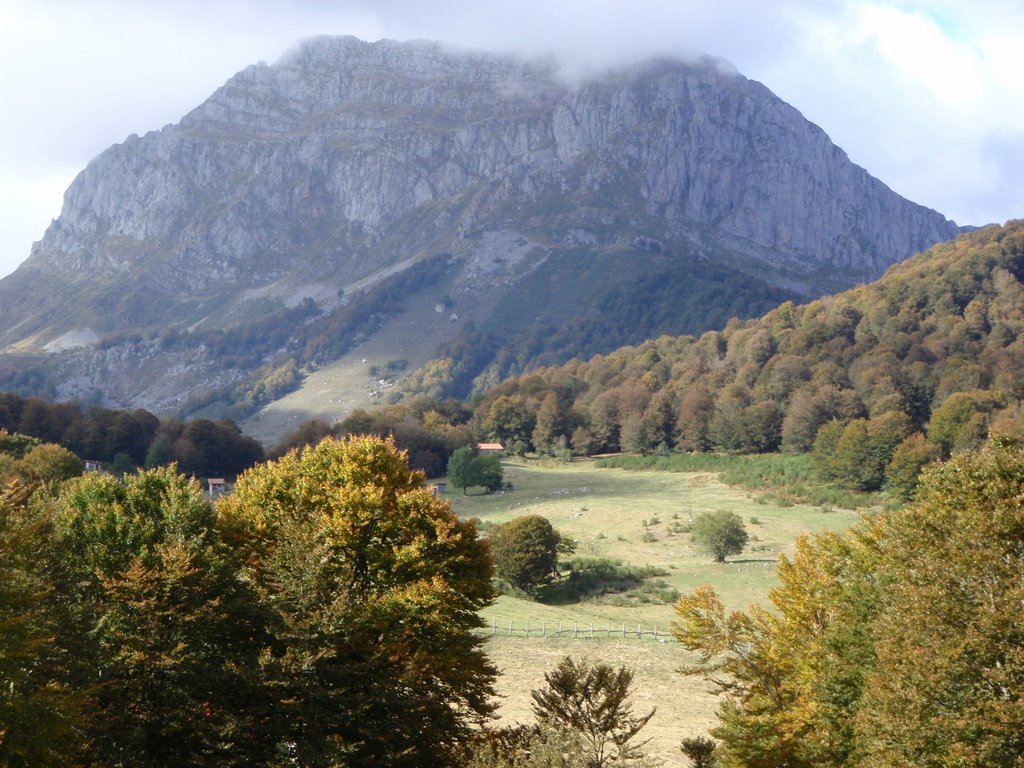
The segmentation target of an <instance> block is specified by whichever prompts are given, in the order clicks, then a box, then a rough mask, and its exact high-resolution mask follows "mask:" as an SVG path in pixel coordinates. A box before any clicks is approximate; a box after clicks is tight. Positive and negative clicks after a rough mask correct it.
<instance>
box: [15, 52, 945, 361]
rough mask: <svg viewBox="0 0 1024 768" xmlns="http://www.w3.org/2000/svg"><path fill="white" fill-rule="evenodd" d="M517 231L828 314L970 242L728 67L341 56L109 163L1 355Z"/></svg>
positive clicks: (247, 87) (41, 257)
mask: <svg viewBox="0 0 1024 768" xmlns="http://www.w3.org/2000/svg"><path fill="white" fill-rule="evenodd" d="M510 231H511V232H514V233H518V235H520V236H521V237H522V238H524V239H525V240H526V241H528V242H530V243H532V244H536V245H537V246H538V247H540V248H542V249H549V250H550V249H557V250H561V251H564V252H567V253H573V254H575V257H576V258H579V259H581V260H583V261H585V260H586V258H587V257H588V253H592V252H593V251H594V250H595V249H600V248H634V249H636V251H637V253H638V254H643V253H650V252H651V249H652V247H653V248H654V250H656V251H658V252H660V253H661V254H662V255H665V254H671V253H672V252H674V251H679V250H680V249H683V250H686V251H687V252H691V253H692V252H694V251H697V252H699V253H702V254H704V255H706V256H707V257H708V258H713V259H718V260H721V261H723V262H724V263H728V264H730V265H732V266H734V267H735V268H738V269H741V270H748V271H756V272H757V273H758V274H760V275H762V276H767V277H768V278H769V279H772V280H774V281H775V282H777V283H779V284H784V285H789V286H794V287H796V288H799V289H801V290H802V291H803V292H805V293H806V294H809V295H810V294H815V293H819V292H821V291H824V290H834V289H836V288H839V287H842V286H843V285H844V284H849V283H852V282H854V281H859V280H864V279H870V278H872V277H875V276H877V275H879V274H880V273H881V272H882V271H883V270H884V269H885V268H886V267H887V266H888V265H890V264H892V263H893V262H895V261H898V260H901V259H903V258H905V257H907V256H910V255H911V254H913V253H915V252H917V251H920V250H922V249H924V248H925V247H927V246H929V245H931V244H932V243H935V242H937V241H941V240H946V239H949V238H951V237H952V236H953V235H955V234H956V233H957V231H958V228H957V227H956V225H955V224H953V223H952V222H950V221H948V220H947V219H945V218H944V217H943V216H941V215H940V214H938V213H936V212H934V211H931V210H928V209H925V208H922V207H921V206H918V205H915V204H913V203H911V202H909V201H907V200H905V199H903V198H901V197H899V196H898V195H896V194H895V193H893V192H892V191H891V190H889V189H888V188H886V187H885V186H884V185H883V184H882V183H881V182H879V181H878V180H876V179H874V178H872V177H871V176H870V175H869V174H868V173H866V172H865V171H864V170H863V169H861V168H859V167H857V166H855V165H853V164H852V163H851V162H850V161H849V159H848V158H847V157H846V155H845V154H844V153H843V151H842V150H841V149H839V148H838V147H836V146H835V145H833V144H832V143H831V141H830V140H829V139H828V137H827V136H826V135H825V134H824V133H823V132H822V131H821V130H820V129H819V128H817V127H816V126H814V125H812V124H811V123H809V122H808V121H806V120H805V119H804V118H803V117H802V116H801V115H800V114H799V112H797V111H796V110H795V109H793V108H792V107H790V106H788V105H787V104H785V103H783V102H782V101H780V100H779V99H778V98H776V97H775V96H774V95H772V94H771V93H770V92H769V91H768V90H767V89H766V88H765V87H763V86H762V85H760V84H758V83H756V82H752V81H750V80H748V79H746V78H744V77H743V76H741V75H739V74H736V73H735V72H732V71H729V70H728V68H727V67H725V66H724V65H722V64H721V63H720V62H715V61H711V60H706V61H703V62H699V63H685V62H678V61H655V62H650V63H648V64H646V65H643V66H639V67H636V68H634V69H630V70H628V71H620V72H614V73H609V74H607V75H606V76H604V77H601V78H594V79H591V80H589V81H586V82H580V83H575V84H569V83H566V82H563V81H562V80H560V79H559V77H558V75H557V72H556V70H555V69H554V68H553V67H552V66H551V65H550V64H547V63H544V62H534V61H520V60H515V59H510V58H505V57H499V56H494V55H490V54H486V53H476V52H465V51H452V50H448V49H446V48H444V47H442V46H440V45H438V44H435V43H427V42H411V43H396V42H390V41H382V42H379V43H365V42H361V41H359V40H356V39H354V38H350V37H342V38H334V37H322V38H315V39H311V40H307V41H305V42H304V43H302V44H301V45H299V46H297V47H296V48H295V49H294V50H292V51H290V52H288V53H287V54H285V55H284V56H283V57H282V58H281V59H280V60H279V61H278V62H276V63H275V64H273V65H271V66H268V65H266V64H257V65H254V66H251V67H248V68H247V69H245V70H243V71H242V72H240V73H238V74H237V75H235V76H234V77H232V78H231V79H230V80H229V81H228V82H227V83H226V84H225V85H224V86H223V87H222V88H220V89H219V90H217V92H215V93H214V94H213V95H212V96H211V97H210V98H209V99H208V100H207V101H206V102H204V103H203V104H202V105H200V106H199V107H197V108H196V109H195V110H193V111H192V112H190V113H189V114H188V115H186V116H185V117H184V118H183V119H182V120H181V121H180V122H179V123H178V124H175V125H169V126H166V127H164V128H163V129H161V130H159V131H154V132H152V133H149V134H146V135H145V136H142V137H137V136H132V137H130V138H129V139H127V140H126V141H125V142H124V143H122V144H119V145H116V146H113V147H111V148H109V149H108V150H106V151H105V152H103V153H102V154H101V155H100V156H99V157H97V158H96V159H95V160H93V161H92V162H91V163H90V164H89V165H88V167H87V168H86V169H85V170H83V171H82V173H81V174H80V175H79V176H78V178H77V179H76V180H75V182H74V183H73V184H72V185H71V187H70V188H69V189H68V191H67V193H66V195H65V201H64V207H63V210H62V212H61V215H60V218H59V219H57V220H56V221H55V222H54V223H53V224H52V225H51V227H50V228H49V229H48V230H47V232H46V234H45V235H44V237H43V238H42V240H41V241H40V242H38V243H36V244H35V245H34V246H33V249H32V253H31V256H30V257H29V259H28V260H27V261H26V262H25V264H23V265H22V267H21V268H20V269H19V272H18V273H16V274H15V275H13V276H11V277H9V278H7V279H5V280H3V281H0V343H2V345H3V346H6V347H8V348H10V347H11V346H16V347H20V348H23V349H33V348H41V347H42V346H43V345H44V344H46V343H47V342H50V341H52V340H54V339H56V338H58V337H61V336H63V335H65V334H66V333H67V332H69V331H72V330H76V329H88V330H89V332H90V333H96V334H99V335H101V336H102V335H106V334H109V333H112V332H116V331H120V330H124V329H127V328H132V329H137V328H139V327H145V326H158V325H165V324H173V323H176V324H178V325H182V326H192V325H194V324H196V323H201V322H206V323H207V324H210V325H217V324H221V325H223V324H226V323H228V322H233V321H236V320H237V319H238V318H239V317H242V316H244V312H243V311H242V310H241V309H240V307H241V306H242V304H243V303H244V302H243V298H244V296H245V294H244V292H245V291H250V293H251V291H252V290H253V289H258V288H261V287H266V286H269V285H272V284H276V283H287V284H288V285H289V286H293V285H297V284H300V283H302V284H305V283H311V282H315V283H318V284H328V285H329V286H330V287H331V288H335V289H336V288H345V287H346V286H351V285H353V284H357V283H358V282H359V281H360V280H364V279H366V278H367V277H368V276H372V275H373V274H375V273H376V272H378V271H380V270H382V269H387V268H389V267H390V266H393V265H396V264H402V263H407V262H410V261H415V259H416V258H418V257H419V256H421V255H431V254H436V253H442V252H447V253H450V254H453V255H455V256H462V255H465V256H467V257H468V256H471V255H472V253H473V252H474V249H476V248H478V247H482V245H481V244H482V243H484V242H485V238H484V236H485V235H486V234H487V233H493V232H510ZM638 243H642V244H644V247H642V248H640V247H637V244H638ZM637 258H642V256H640V255H638V257H637ZM288 290H291V287H289V288H288ZM328 293H330V291H329V292H328ZM211 306H215V307H216V309H215V310H211ZM231 308H233V309H231ZM229 309H230V311H229ZM232 312H234V314H232Z"/></svg>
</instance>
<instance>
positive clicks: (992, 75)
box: [0, 0, 1024, 276]
mask: <svg viewBox="0 0 1024 768" xmlns="http://www.w3.org/2000/svg"><path fill="white" fill-rule="evenodd" d="M317 34H349V35H355V36H356V37H359V38H362V39H364V40H371V41H372V40H379V39H381V38H389V39H394V40H410V39H431V40H440V41H443V42H447V43H452V44H455V45H457V46H462V47H468V48H477V49H487V50H494V51H499V52H509V53H516V54H519V55H525V56H555V57H556V58H557V59H558V60H559V61H561V62H562V63H563V65H564V67H565V68H566V70H567V71H568V72H570V73H573V74H576V75H580V74H586V73H588V72H592V71H593V72H597V71H600V70H602V69H607V68H610V67H614V66H619V65H626V64H630V63H634V62H636V61H639V60H642V59H644V58H648V57H652V56H664V55H668V56H677V57H683V58H689V57H693V56H696V55H699V54H702V53H703V54H710V55H712V56H716V57H720V58H723V59H726V60H727V61H728V62H730V63H731V64H732V65H733V66H734V67H735V68H736V69H737V70H738V71H739V72H740V73H742V74H743V75H745V76H746V77H749V78H751V79H753V80H758V81H760V82H762V83H763V84H764V85H766V86H767V87H768V88H769V89H771V90H772V91H773V92H774V93H775V94H776V95H778V96H779V97H781V98H782V99H783V100H785V101H787V102H788V103H790V104H791V105H793V106H794V107H796V108H797V109H798V110H800V111H801V112H802V113H803V115H804V116H805V117H806V118H807V119H809V120H810V121H812V122H814V123H816V124H817V125H819V126H821V127H822V128H823V129H824V130H825V132H826V133H827V134H828V135H829V136H830V137H831V139H832V140H833V141H834V142H835V143H836V144H837V145H839V146H840V147H841V148H842V149H844V150H845V151H846V153H847V154H848V155H849V157H850V158H851V160H853V162H855V163H857V164H858V165H860V166H862V167H864V168H866V169H867V170H868V171H869V172H870V173H871V174H872V175H874V176H876V177H877V178H879V179H881V180H882V181H883V182H885V183H886V184H887V185H888V186H889V187H891V188H892V189H893V190H895V191H896V192H898V193H899V194H901V195H903V196H904V197H907V198H909V199H910V200H913V201H914V202H917V203H920V204H922V205H926V206H928V207H930V208H934V209H936V210H938V211H940V212H941V213H943V214H944V215H946V216H948V217H949V218H951V219H953V220H955V221H956V222H957V223H959V224H975V225H982V224H987V223H992V222H997V223H1003V222H1005V221H1006V220H1007V219H1011V218H1021V217H1024V77H1021V73H1024V3H1021V2H1020V1H1019V0H972V1H971V2H970V3H966V2H963V0H931V1H930V2H924V1H923V0H919V1H916V2H915V1H913V0H773V2H764V0H511V1H510V0H487V2H480V0H429V1H428V0H170V1H168V0H146V2H143V1H142V0H0V107H2V110H3V112H4V115H3V117H0V276H3V275H6V274H8V273H10V272H12V271H13V270H14V269H15V268H16V267H17V265H18V264H19V263H21V262H22V261H24V260H25V259H26V258H27V257H28V255H29V252H30V249H31V245H32V243H33V242H34V241H36V240H39V239H40V238H41V237H42V235H43V233H44V231H45V230H46V227H47V226H48V225H49V224H50V221H51V220H52V219H54V218H56V217H57V216H58V215H59V213H60V209H61V203H62V198H63V194H64V190H65V189H67V187H68V185H69V184H70V183H71V182H72V180H73V179H74V177H75V176H76V175H77V173H78V172H79V171H81V170H82V169H83V168H84V167H85V165H86V164H87V163H88V162H89V161H90V160H91V159H92V158H94V157H95V156H97V155H98V154H100V153H101V152H102V151H103V150H104V149H106V148H107V147H109V146H110V145H112V144H116V143H119V142H121V141H123V140H124V139H126V138H127V137H128V136H129V135H130V134H132V133H137V134H139V135H142V134H144V133H146V132H147V131H150V130H157V129H159V128H161V127H162V126H164V125H167V124H169V123H174V122H177V121H178V120H179V119H180V118H181V117H182V116H183V115H184V114H186V113H187V112H188V111H190V110H191V109H192V108H193V107H195V106H197V105H199V104H200V103H201V102H202V101H203V100H204V99H206V98H207V97H208V96H209V95H210V94H211V93H212V92H213V91H214V90H216V88H218V87H219V86H220V85H222V84H223V83H224V82H225V81H226V80H227V79H228V78H230V77H231V76H232V75H233V74H234V73H235V72H237V71H239V70H241V69H243V68H244V67H246V66H248V65H249V64H254V63H256V62H258V61H265V62H267V63H273V62H274V61H275V60H277V58H278V57H279V56H281V54H283V53H284V52H285V51H286V50H288V48H289V47H291V46H292V45H294V44H295V43H296V41H298V40H300V39H302V38H303V37H308V36H311V35H317Z"/></svg>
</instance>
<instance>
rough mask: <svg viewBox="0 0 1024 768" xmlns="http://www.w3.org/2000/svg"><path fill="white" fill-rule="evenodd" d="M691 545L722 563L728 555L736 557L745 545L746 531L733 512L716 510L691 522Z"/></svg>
mask: <svg viewBox="0 0 1024 768" xmlns="http://www.w3.org/2000/svg"><path fill="white" fill-rule="evenodd" d="M692 536H693V543H694V544H696V545H697V546H698V547H700V548H701V549H702V550H704V551H705V552H707V553H708V554H711V555H714V556H715V560H717V561H718V562H719V563H724V562H725V558H726V557H727V556H728V555H738V554H739V553H740V552H742V551H743V548H744V547H745V546H746V545H747V529H746V528H745V527H744V525H743V519H742V518H741V517H740V516H739V515H737V514H736V513H735V512H728V511H726V510H717V511H714V512H704V513H702V514H699V515H697V517H696V519H695V520H694V521H693V531H692Z"/></svg>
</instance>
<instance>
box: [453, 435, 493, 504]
mask: <svg viewBox="0 0 1024 768" xmlns="http://www.w3.org/2000/svg"><path fill="white" fill-rule="evenodd" d="M504 477H505V475H504V471H503V470H502V468H501V461H500V460H499V459H498V457H497V456H495V455H494V454H481V455H478V454H477V453H476V451H474V450H473V449H472V448H470V447H469V446H465V447H463V448H459V449H457V450H456V451H455V452H454V453H453V454H452V456H451V458H450V459H449V460H448V482H449V483H451V484H452V485H453V486H455V487H456V488H462V493H463V494H465V493H466V491H467V489H468V488H470V487H471V486H483V487H484V488H486V489H487V491H488V493H490V492H493V491H496V490H498V489H500V488H501V487H502V485H503V484H504Z"/></svg>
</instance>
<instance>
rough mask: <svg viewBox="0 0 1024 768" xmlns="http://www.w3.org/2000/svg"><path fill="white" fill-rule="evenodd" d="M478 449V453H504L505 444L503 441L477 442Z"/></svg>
mask: <svg viewBox="0 0 1024 768" xmlns="http://www.w3.org/2000/svg"><path fill="white" fill-rule="evenodd" d="M476 450H477V452H478V453H503V452H504V451H505V446H504V445H502V444H501V443H477V444H476Z"/></svg>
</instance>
